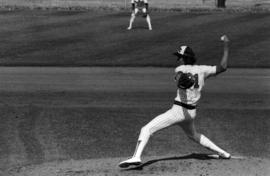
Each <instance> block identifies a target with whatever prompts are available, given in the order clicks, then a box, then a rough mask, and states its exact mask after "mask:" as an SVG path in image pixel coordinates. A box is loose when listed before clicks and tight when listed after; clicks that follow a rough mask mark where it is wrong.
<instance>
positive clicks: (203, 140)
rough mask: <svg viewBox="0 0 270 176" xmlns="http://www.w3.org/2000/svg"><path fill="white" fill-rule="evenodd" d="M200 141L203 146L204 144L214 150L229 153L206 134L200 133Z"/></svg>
mask: <svg viewBox="0 0 270 176" xmlns="http://www.w3.org/2000/svg"><path fill="white" fill-rule="evenodd" d="M199 143H200V144H201V145H202V146H204V147H205V148H207V149H209V150H212V151H214V152H217V153H222V154H224V153H226V154H228V153H227V152H225V151H224V150H222V149H221V148H220V147H218V146H217V145H216V144H214V143H213V142H212V141H211V140H210V139H208V138H207V137H206V136H204V135H203V134H201V135H200V139H199Z"/></svg>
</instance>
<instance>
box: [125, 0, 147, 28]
mask: <svg viewBox="0 0 270 176" xmlns="http://www.w3.org/2000/svg"><path fill="white" fill-rule="evenodd" d="M131 5H132V12H131V17H130V20H129V26H128V28H127V29H128V30H131V29H132V25H133V22H134V20H135V18H136V15H137V14H138V12H141V13H142V16H143V17H144V18H145V19H146V22H147V25H148V29H149V30H152V25H151V19H150V16H149V11H148V2H147V0H131Z"/></svg>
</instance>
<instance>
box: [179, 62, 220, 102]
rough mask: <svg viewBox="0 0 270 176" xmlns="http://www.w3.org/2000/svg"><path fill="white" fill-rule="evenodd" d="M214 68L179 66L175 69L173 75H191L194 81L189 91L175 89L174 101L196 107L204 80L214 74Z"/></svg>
mask: <svg viewBox="0 0 270 176" xmlns="http://www.w3.org/2000/svg"><path fill="white" fill-rule="evenodd" d="M216 70H217V68H216V66H207V65H181V66H178V67H176V69H175V73H177V72H180V71H181V72H183V73H191V74H192V75H193V77H194V79H195V83H194V85H193V86H192V87H190V88H189V89H180V88H178V89H177V95H176V97H175V100H176V101H180V102H182V103H185V104H189V105H193V106H196V105H197V103H198V101H199V99H200V98H201V90H202V88H203V86H204V84H205V80H206V79H207V78H208V77H209V76H211V75H214V74H216Z"/></svg>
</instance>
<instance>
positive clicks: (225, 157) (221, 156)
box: [218, 153, 231, 159]
mask: <svg viewBox="0 0 270 176" xmlns="http://www.w3.org/2000/svg"><path fill="white" fill-rule="evenodd" d="M218 156H219V159H231V154H229V153H219V154H218Z"/></svg>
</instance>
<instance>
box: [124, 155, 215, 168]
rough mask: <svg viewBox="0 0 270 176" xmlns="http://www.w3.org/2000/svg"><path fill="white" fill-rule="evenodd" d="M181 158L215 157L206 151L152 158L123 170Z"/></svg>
mask: <svg viewBox="0 0 270 176" xmlns="http://www.w3.org/2000/svg"><path fill="white" fill-rule="evenodd" d="M183 159H198V160H211V159H217V158H216V157H214V155H213V154H206V153H192V154H188V155H184V156H173V157H166V158H158V159H153V160H149V161H147V162H145V163H143V164H141V165H139V166H135V167H132V168H128V169H124V171H129V170H143V168H144V167H145V166H149V165H151V164H154V163H156V162H159V161H167V160H183Z"/></svg>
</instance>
